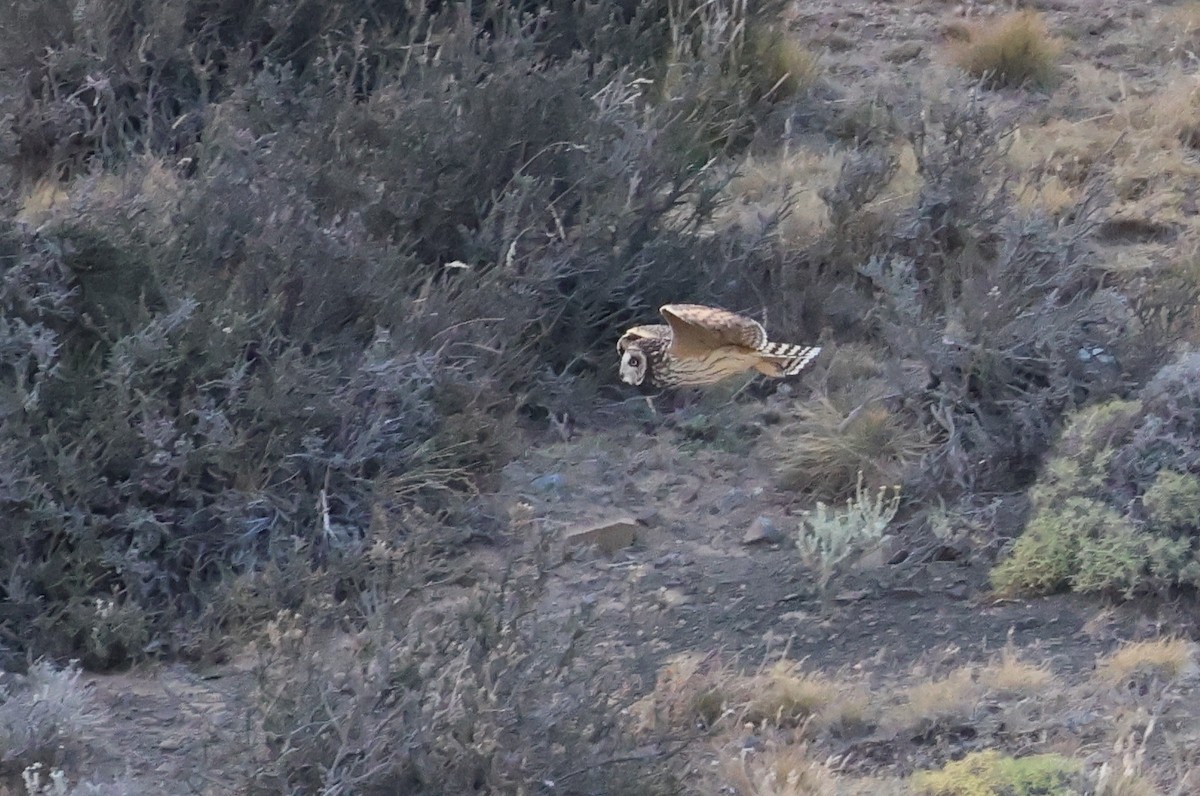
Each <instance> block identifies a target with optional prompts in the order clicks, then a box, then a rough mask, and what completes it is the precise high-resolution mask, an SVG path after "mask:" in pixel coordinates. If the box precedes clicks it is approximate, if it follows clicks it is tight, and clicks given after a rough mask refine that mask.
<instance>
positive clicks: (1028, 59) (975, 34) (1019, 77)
mask: <svg viewBox="0 0 1200 796" xmlns="http://www.w3.org/2000/svg"><path fill="white" fill-rule="evenodd" d="M1061 50H1062V48H1061V45H1060V44H1059V43H1058V42H1057V41H1056V40H1055V39H1054V38H1053V37H1051V36H1050V34H1049V33H1048V32H1047V30H1046V23H1045V21H1044V20H1043V18H1042V16H1041V15H1040V14H1038V13H1036V12H1033V11H1022V12H1018V13H1013V14H1007V15H1005V16H1003V17H1000V18H999V19H996V20H994V21H991V22H989V23H987V24H986V26H983V27H980V28H977V29H974V30H972V31H971V32H970V37H969V39H968V40H967V41H966V42H963V43H961V44H958V45H957V46H955V47H954V52H953V55H954V61H955V63H956V64H957V65H958V66H959V67H960V68H962V69H963V70H965V71H966V72H967V73H968V74H970V75H973V76H975V77H978V78H981V79H982V80H983V81H984V82H985V83H986V84H988V85H990V86H993V87H999V86H1007V87H1023V86H1033V87H1038V88H1042V87H1045V86H1048V85H1050V84H1051V83H1052V82H1053V81H1054V80H1055V79H1056V78H1057V75H1058V70H1057V64H1058V56H1059V53H1060V52H1061Z"/></svg>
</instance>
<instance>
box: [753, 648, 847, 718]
mask: <svg viewBox="0 0 1200 796" xmlns="http://www.w3.org/2000/svg"><path fill="white" fill-rule="evenodd" d="M747 693H748V696H749V702H748V703H747V704H746V707H745V710H744V713H743V714H742V720H743V721H746V722H750V723H753V724H763V723H764V722H765V723H766V724H767V725H769V726H775V727H796V726H804V727H805V728H806V729H807V730H808V731H810V732H815V731H817V730H821V729H826V728H834V729H837V730H839V731H845V730H846V729H848V728H853V727H862V726H865V725H866V724H867V723H868V722H869V721H870V718H871V706H870V694H869V693H867V692H866V691H865V689H863V688H861V687H860V686H858V685H857V684H855V683H849V682H840V681H838V680H834V679H832V678H829V677H827V676H825V675H822V674H820V673H816V672H811V671H805V670H804V668H803V667H802V665H801V664H800V663H799V662H797V661H791V660H781V661H777V662H775V663H774V664H772V665H770V666H768V667H767V668H766V669H764V670H763V671H762V672H760V673H758V674H757V675H755V676H753V677H752V678H750V680H749V682H748V683H747Z"/></svg>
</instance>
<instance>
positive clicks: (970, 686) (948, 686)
mask: <svg viewBox="0 0 1200 796" xmlns="http://www.w3.org/2000/svg"><path fill="white" fill-rule="evenodd" d="M983 693H984V689H983V687H982V686H980V684H979V683H977V682H976V681H975V672H974V669H973V668H972V667H970V666H964V667H962V668H959V669H955V670H954V671H953V672H951V673H950V674H948V675H946V676H945V677H943V678H940V679H935V680H926V681H924V682H918V683H915V684H914V685H910V686H908V687H907V688H905V689H903V690H902V691H901V694H900V696H901V701H900V703H899V704H897V705H894V706H892V707H890V708H888V709H887V710H885V711H884V714H883V717H882V720H881V725H882V727H884V728H886V729H887V730H888V731H889V732H890V733H892V734H896V735H900V734H909V733H922V732H927V731H928V730H930V729H931V728H933V727H935V726H938V725H942V724H946V723H948V722H964V721H969V720H970V718H971V715H972V714H973V713H974V712H975V708H976V706H977V705H978V704H979V699H980V697H981V696H982V695H983Z"/></svg>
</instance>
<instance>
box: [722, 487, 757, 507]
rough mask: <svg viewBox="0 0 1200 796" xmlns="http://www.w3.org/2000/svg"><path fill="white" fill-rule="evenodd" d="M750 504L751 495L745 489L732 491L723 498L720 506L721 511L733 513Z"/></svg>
mask: <svg viewBox="0 0 1200 796" xmlns="http://www.w3.org/2000/svg"><path fill="white" fill-rule="evenodd" d="M749 502H750V495H749V493H747V492H746V491H745V490H744V489H736V488H735V489H731V490H729V492H727V493H726V494H725V497H723V498H721V500H720V503H719V506H720V509H721V511H723V512H727V511H733V510H734V509H740V508H741V507H742V506H745V505H746V504H747V503H749Z"/></svg>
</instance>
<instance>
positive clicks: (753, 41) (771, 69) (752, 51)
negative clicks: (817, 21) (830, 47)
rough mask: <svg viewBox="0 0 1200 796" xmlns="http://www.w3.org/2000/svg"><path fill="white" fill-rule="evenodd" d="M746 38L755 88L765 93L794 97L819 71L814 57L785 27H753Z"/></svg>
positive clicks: (777, 97) (818, 64)
mask: <svg viewBox="0 0 1200 796" xmlns="http://www.w3.org/2000/svg"><path fill="white" fill-rule="evenodd" d="M746 38H747V42H746V43H747V49H748V51H749V56H750V59H751V60H750V72H751V75H752V77H753V79H754V82H755V88H756V89H757V90H758V91H760V92H761V93H762V95H763V96H765V97H770V98H772V99H787V98H789V97H794V96H796V95H797V94H800V93H801V92H804V91H807V90H808V89H809V88H810V87H811V86H812V85H813V84H814V83H815V82H816V81H817V78H818V77H819V76H820V74H821V66H820V63H819V62H818V60H817V57H816V56H815V55H813V53H812V52H811V51H810V50H809V49H808V48H807V47H805V46H804V45H803V44H801V43H800V41H799V40H798V39H797V38H796V37H795V36H794V35H792V34H791V33H790V32H788V31H787V30H784V29H782V28H779V27H775V26H762V27H755V28H751V29H750V31H749V33H748V35H747V37H746Z"/></svg>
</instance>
